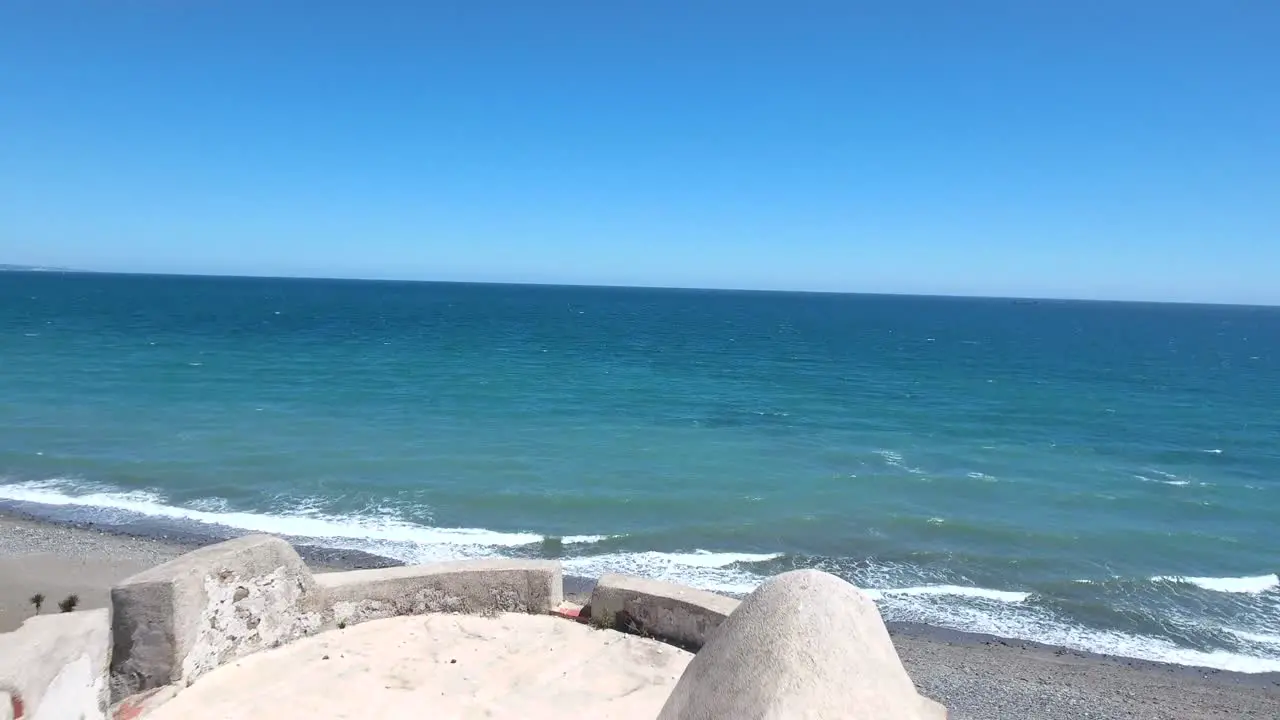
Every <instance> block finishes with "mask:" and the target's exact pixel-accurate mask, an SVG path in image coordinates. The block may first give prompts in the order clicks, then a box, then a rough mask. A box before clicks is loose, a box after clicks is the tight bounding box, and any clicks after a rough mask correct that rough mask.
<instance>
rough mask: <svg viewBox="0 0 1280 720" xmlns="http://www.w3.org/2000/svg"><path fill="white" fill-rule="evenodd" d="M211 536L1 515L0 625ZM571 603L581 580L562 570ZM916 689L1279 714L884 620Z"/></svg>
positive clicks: (1135, 707) (1143, 669) (99, 590)
mask: <svg viewBox="0 0 1280 720" xmlns="http://www.w3.org/2000/svg"><path fill="white" fill-rule="evenodd" d="M219 539H221V538H217V537H207V536H197V535H181V534H172V533H168V534H165V535H164V536H163V537H144V536H136V535H130V534H125V533H121V532H118V531H115V530H113V529H110V528H100V527H94V526H85V525H81V526H70V525H63V524H56V523H49V522H44V521H40V520H36V519H34V518H29V517H24V516H22V515H21V514H19V513H14V512H3V513H0V632H5V631H9V630H12V629H14V628H16V627H17V626H18V625H20V624H21V623H22V621H23V620H25V619H26V618H27V617H30V615H31V614H32V612H34V609H33V608H32V607H31V605H30V604H29V603H28V602H27V599H28V598H29V597H30V596H31V595H32V594H33V593H36V592H41V593H44V594H45V596H46V598H47V599H46V601H45V606H44V612H46V613H47V612H57V611H58V608H57V603H58V601H59V600H61V599H62V598H63V597H65V596H66V595H67V594H70V593H76V594H78V595H79V596H80V599H81V602H80V608H85V609H87V608H93V607H104V606H105V605H106V604H107V601H108V598H109V588H110V587H111V585H112V584H113V583H115V582H117V581H119V580H122V579H124V578H126V577H128V576H129V575H132V574H134V573H136V572H138V571H139V570H142V569H144V568H147V567H150V566H152V565H155V564H158V563H161V562H164V561H166V560H169V559H171V558H173V557H176V556H178V555H180V554H182V553H184V552H187V551H188V550H191V549H193V548H195V547H199V546H200V545H204V544H207V543H209V542H214V541H217V540H219ZM299 551H300V552H301V554H302V556H303V557H304V559H306V560H307V563H308V564H309V565H311V566H312V567H313V568H315V569H316V570H321V571H322V570H340V569H352V568H358V567H381V566H388V565H396V564H398V563H396V562H394V561H391V560H387V559H386V558H381V557H378V556H374V555H369V554H367V553H360V552H348V551H341V550H329V549H323V548H314V547H307V546H301V547H299ZM565 584H566V591H567V594H569V595H570V596H572V597H576V598H577V599H578V600H579V602H581V600H582V599H584V597H585V596H586V595H589V593H590V591H591V585H592V581H591V580H589V579H583V578H566V583H565ZM889 629H890V634H891V635H892V636H893V639H894V643H895V645H896V646H897V648H898V653H899V655H900V656H901V658H902V661H903V664H904V665H905V666H906V668H907V671H908V672H909V673H910V674H911V677H912V679H913V680H914V681H915V682H916V685H917V686H918V687H919V688H920V691H921V692H922V693H924V694H925V695H928V696H929V697H932V698H934V699H935V700H938V701H939V702H941V703H943V704H944V705H946V706H947V707H948V709H949V711H950V717H951V718H953V720H1006V719H1008V720H1014V719H1015V718H1016V719H1018V720H1024V719H1044V720H1059V719H1061V720H1081V719H1092V718H1098V719H1101V718H1107V719H1110V718H1138V719H1141V720H1157V719H1158V720H1166V719H1171V718H1265V719H1266V720H1280V674H1277V673H1270V674H1265V675H1251V674H1241V673H1231V672H1226V671H1219V670H1211V669H1204V668H1188V667H1184V666H1179V665H1167V664H1163V663H1153V662H1147V661H1143V660H1134V659H1130V658H1119V657H1111V656H1103V655H1095V654H1091V653H1082V652H1078V651H1075V650H1068V649H1065V648H1059V647H1054V646H1049V645H1041V644H1038V643H1031V642H1025V641H1019V640H1007V639H1001V638H996V637H992V636H986V635H975V634H971V633H963V632H957V631H952V630H946V629H942V628H934V627H930V626H924V625H910V624H897V623H891V624H890V628H889Z"/></svg>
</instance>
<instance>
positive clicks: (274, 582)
mask: <svg viewBox="0 0 1280 720" xmlns="http://www.w3.org/2000/svg"><path fill="white" fill-rule="evenodd" d="M111 602H112V607H113V610H114V614H113V622H112V633H113V641H114V656H113V657H112V664H111V668H112V694H113V696H114V699H116V700H119V699H122V698H124V697H127V696H129V695H133V694H135V693H138V692H140V691H142V690H148V689H151V688H155V687H160V686H162V685H168V684H170V683H178V684H180V685H183V686H185V685H190V684H191V683H192V682H194V681H195V680H196V679H197V678H199V677H200V676H201V675H203V674H205V673H207V672H209V671H210V670H212V669H214V668H215V667H218V666H219V665H222V664H223V663H225V662H228V661H230V660H233V659H235V658H239V657H244V656H245V655H249V654H251V653H254V652H257V651H259V650H262V649H266V648H272V647H276V646H278V645H281V644H283V643H287V642H291V641H293V640H296V639H298V638H300V637H303V636H306V635H309V634H311V633H314V632H317V631H318V630H319V629H320V627H321V624H322V618H323V612H322V610H323V607H322V599H321V593H320V591H319V589H318V588H317V587H316V583H315V580H314V579H313V578H312V576H311V571H310V570H308V569H307V567H306V566H305V565H304V564H303V562H302V559H301V558H299V557H298V554H297V553H296V552H295V551H294V550H293V548H292V547H290V546H289V543H287V542H285V541H284V540H281V539H279V538H275V537H271V536H267V535H250V536H246V537H242V538H237V539H235V540H229V541H227V542H224V543H219V544H217V545H211V546H209V547H205V548H201V549H199V550H195V551H193V552H190V553H187V554H186V555H183V556H181V557H178V558H175V559H174V560H171V561H169V562H167V563H164V564H163V565H159V566H157V567H154V568H151V569H150V570H146V571H144V572H141V573H139V574H137V575H134V576H133V577H131V578H129V579H127V580H125V581H124V582H122V583H121V584H119V585H117V586H116V587H115V588H113V589H112V590H111Z"/></svg>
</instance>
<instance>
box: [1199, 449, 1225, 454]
mask: <svg viewBox="0 0 1280 720" xmlns="http://www.w3.org/2000/svg"><path fill="white" fill-rule="evenodd" d="M1200 452H1202V453H1208V454H1210V455H1221V454H1222V451H1221V450H1219V449H1218V448H1214V449H1212V450H1201V451H1200Z"/></svg>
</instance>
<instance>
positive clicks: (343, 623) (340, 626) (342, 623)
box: [338, 620, 347, 630]
mask: <svg viewBox="0 0 1280 720" xmlns="http://www.w3.org/2000/svg"><path fill="white" fill-rule="evenodd" d="M338 629H339V630H346V629H347V621H346V620H339V621H338Z"/></svg>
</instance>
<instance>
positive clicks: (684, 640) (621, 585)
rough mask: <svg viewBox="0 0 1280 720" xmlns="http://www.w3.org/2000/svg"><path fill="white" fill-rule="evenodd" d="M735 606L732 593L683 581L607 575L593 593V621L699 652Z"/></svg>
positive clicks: (603, 625)
mask: <svg viewBox="0 0 1280 720" xmlns="http://www.w3.org/2000/svg"><path fill="white" fill-rule="evenodd" d="M737 607H738V601H737V600H734V599H733V598H728V597H724V596H723V595H716V594H715V593H709V592H704V591H702V590H694V589H693V588H689V587H685V586H683V585H674V584H672V583H665V582H659V581H657V580H646V579H644V578H637V577H630V576H627V575H605V576H604V577H602V578H600V582H598V583H596V587H595V590H594V591H593V592H592V593H591V622H592V623H593V624H595V625H597V626H599V627H609V628H614V629H617V630H621V631H623V632H632V633H636V634H639V635H646V636H648V637H653V638H657V639H659V640H662V641H664V642H669V643H671V644H672V645H676V646H678V647H682V648H685V649H686V650H692V651H697V650H698V648H701V647H702V646H703V645H704V644H706V642H707V640H708V639H709V638H710V637H711V635H712V633H713V632H714V631H715V630H716V628H718V627H719V626H720V624H721V623H723V622H724V621H725V618H727V617H729V615H730V613H732V612H733V611H734V610H735V609H737Z"/></svg>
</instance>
